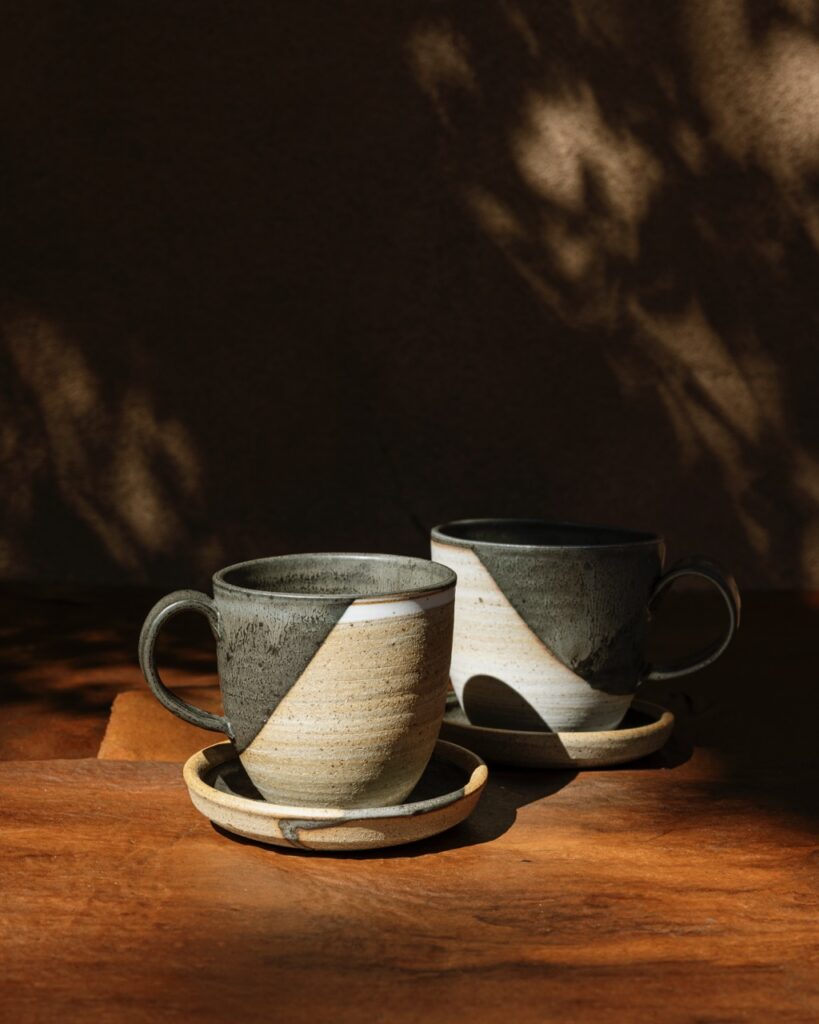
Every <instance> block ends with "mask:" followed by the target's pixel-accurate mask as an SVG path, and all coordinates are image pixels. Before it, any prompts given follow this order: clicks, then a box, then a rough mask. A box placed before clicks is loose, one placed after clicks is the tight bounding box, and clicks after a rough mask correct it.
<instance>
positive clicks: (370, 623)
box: [139, 554, 455, 808]
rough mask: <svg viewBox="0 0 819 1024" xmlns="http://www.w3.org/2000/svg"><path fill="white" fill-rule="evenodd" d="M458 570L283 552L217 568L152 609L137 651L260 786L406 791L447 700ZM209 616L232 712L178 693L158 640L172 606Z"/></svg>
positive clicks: (341, 792)
mask: <svg viewBox="0 0 819 1024" xmlns="http://www.w3.org/2000/svg"><path fill="white" fill-rule="evenodd" d="M454 594H455V574H454V573H453V572H452V571H451V570H449V569H447V568H446V567H444V566H442V565H436V564H435V563H433V562H428V561H426V560H424V559H421V558H407V557H403V556H399V555H371V554H304V555H282V556H279V557H275V558H260V559H257V560H256V561H251V562H242V563H240V564H238V565H232V566H229V567H228V568H226V569H222V570H220V571H219V572H217V573H216V574H215V575H214V577H213V595H214V596H213V598H210V597H208V595H207V594H202V593H199V592H197V591H193V590H180V591H177V592H175V593H173V594H169V595H168V596H167V597H165V598H163V599H162V600H161V601H160V602H159V603H158V604H157V605H155V606H154V608H153V609H152V610H151V611H150V612H149V613H148V617H147V618H146V620H145V624H144V626H143V627H142V635H141V637H140V642H139V660H140V665H141V667H142V671H143V673H144V675H145V678H146V680H147V681H148V685H149V686H150V687H151V689H152V690H153V692H154V695H155V696H156V697H157V698H158V700H159V701H160V702H161V703H162V704H164V706H165V707H166V708H167V709H168V710H169V711H172V712H173V713H174V714H175V715H178V716H179V717H180V718H182V719H184V720H185V721H186V722H190V723H192V724H193V725H198V726H200V727H201V728H203V729H212V730H214V731H215V732H223V733H225V734H226V735H227V736H229V737H230V739H231V740H233V742H234V744H235V746H236V749H237V751H238V754H239V757H240V759H241V762H242V765H243V766H244V768H245V771H246V772H247V774H248V776H249V777H250V779H251V781H252V782H253V784H254V785H255V786H256V788H257V789H258V790H259V792H260V793H261V795H262V796H263V797H264V798H265V799H266V800H269V801H272V802H274V803H277V804H287V805H290V806H297V807H298V806H301V807H338V808H352V807H383V806H390V805H392V804H397V803H400V802H401V801H402V800H404V798H405V797H406V796H407V795H408V794H409V793H410V792H411V790H412V789H413V787H414V786H415V785H416V783H417V782H418V780H419V779H420V777H421V775H422V773H423V771H424V769H425V768H426V766H427V762H428V761H429V759H430V757H431V755H432V751H433V748H434V746H435V741H436V738H437V736H438V730H439V728H440V725H441V720H442V717H443V713H444V707H445V704H446V692H447V678H448V670H449V659H450V653H451V646H452V621H453V601H454ZM187 610H191V611H197V612H201V613H202V614H203V615H205V616H206V618H207V619H208V622H209V623H210V627H211V630H212V632H213V635H214V637H215V639H216V654H217V664H218V669H219V681H220V685H221V690H222V704H223V707H224V715H216V714H212V713H210V712H208V711H203V710H202V709H201V708H196V707H193V706H192V705H190V704H187V703H186V702H185V701H183V700H180V698H179V697H176V696H175V695H174V694H173V693H171V692H170V690H168V689H167V688H166V687H165V686H164V684H163V683H162V680H161V679H160V677H159V673H158V672H157V668H156V663H155V658H154V645H155V643H156V638H157V635H158V633H159V631H160V629H161V628H162V625H163V623H165V622H166V621H167V620H168V619H169V618H171V616H173V615H176V614H178V613H179V612H183V611H187Z"/></svg>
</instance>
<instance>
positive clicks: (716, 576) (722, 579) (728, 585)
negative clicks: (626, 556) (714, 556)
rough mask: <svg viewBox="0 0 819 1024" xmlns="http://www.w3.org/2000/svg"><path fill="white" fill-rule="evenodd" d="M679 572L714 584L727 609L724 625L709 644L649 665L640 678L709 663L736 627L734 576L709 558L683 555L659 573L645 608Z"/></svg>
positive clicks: (678, 673)
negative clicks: (667, 661) (655, 665)
mask: <svg viewBox="0 0 819 1024" xmlns="http://www.w3.org/2000/svg"><path fill="white" fill-rule="evenodd" d="M683 576H699V577H701V578H702V579H705V580H708V582H709V583H711V584H713V586H715V587H716V588H717V590H718V591H719V592H720V594H722V597H723V600H724V601H725V607H726V608H727V609H728V628H727V630H726V632H725V635H724V636H723V637H722V638H721V639H720V640H717V641H716V642H715V643H713V644H711V645H710V646H709V647H707V648H706V649H705V650H704V651H701V652H699V653H698V654H694V655H691V656H690V657H688V658H684V659H682V660H681V661H677V662H672V663H671V664H669V665H661V666H660V667H659V668H652V669H651V670H650V671H649V673H648V674H647V675H646V676H644V677H643V679H644V680H648V679H676V678H677V676H686V675H688V674H689V672H696V671H697V670H698V669H701V668H705V666H706V665H710V664H711V662H712V661H716V660H717V658H718V657H719V656H720V655H721V654H722V653H723V651H724V650H725V648H726V647H727V646H728V644H730V642H731V641H732V640H733V638H734V634H735V633H736V631H737V630H738V629H739V617H740V608H741V602H740V598H739V590H738V589H737V585H736V581H735V580H734V577H733V576H731V574H730V573H727V572H724V571H723V570H722V569H720V567H719V566H718V565H715V564H714V563H713V562H708V561H706V560H705V559H702V558H687V559H683V560H682V561H681V562H677V563H676V564H675V565H673V566H672V567H671V568H670V569H669V570H668V572H667V573H665V574H664V575H662V576H661V577H660V578H659V580H658V581H657V582H656V584H655V585H654V590H653V591H652V593H651V598H650V600H649V604H648V607H649V611H651V610H652V609H653V608H654V606H655V605H656V604H657V600H658V598H659V597H660V595H661V594H662V593H663V591H665V590H666V589H667V588H668V587H670V586H671V584H672V583H674V582H675V581H676V580H678V579H681V578H682V577H683Z"/></svg>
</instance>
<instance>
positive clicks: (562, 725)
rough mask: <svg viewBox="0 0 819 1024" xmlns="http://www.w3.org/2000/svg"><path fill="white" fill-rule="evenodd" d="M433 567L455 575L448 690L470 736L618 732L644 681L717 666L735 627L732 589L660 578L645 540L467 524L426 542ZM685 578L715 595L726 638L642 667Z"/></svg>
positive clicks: (687, 564)
mask: <svg viewBox="0 0 819 1024" xmlns="http://www.w3.org/2000/svg"><path fill="white" fill-rule="evenodd" d="M432 557H433V559H434V560H435V561H436V562H441V563H442V564H444V565H446V566H448V567H449V568H450V569H453V570H454V571H455V572H456V573H457V574H458V593H457V598H456V602H455V636H454V641H453V651H452V669H451V677H452V685H453V687H454V690H455V693H456V694H457V697H458V701H459V703H460V705H461V707H462V708H463V710H464V712H465V714H466V715H467V717H468V719H469V720H470V721H471V722H472V723H474V724H475V725H481V726H487V727H490V728H492V727H496V728H501V729H518V730H524V731H532V730H534V731H543V730H551V731H553V732H566V731H574V730H582V731H601V730H610V729H615V728H616V727H617V726H618V725H619V724H620V722H621V721H622V719H623V716H624V715H625V713H626V711H627V710H628V707H629V705H630V704H631V701H632V698H633V695H634V692H635V690H636V689H637V687H638V685H639V684H640V682H641V681H642V680H644V679H669V678H672V677H674V676H680V675H685V674H687V673H689V672H694V671H696V670H697V669H699V668H702V667H703V666H705V665H708V664H709V663H710V662H712V661H714V659H715V658H718V657H719V655H720V654H722V652H723V651H724V650H725V648H726V647H727V646H728V644H729V643H730V641H731V638H732V637H733V635H734V633H735V631H736V629H737V626H738V625H739V609H740V602H739V594H738V592H737V587H736V583H735V582H734V581H733V579H732V578H731V577H730V576H729V575H728V574H726V573H724V572H723V571H722V570H720V569H719V568H717V566H715V565H714V564H713V563H711V562H707V561H703V560H693V559H690V560H687V561H684V562H679V563H677V564H676V565H675V566H673V567H672V568H671V569H670V570H669V571H668V572H665V573H664V572H663V562H664V558H665V545H664V543H663V541H662V539H661V538H660V537H658V536H655V535H654V534H650V533H638V532H635V531H632V530H622V529H614V528H609V527H592V526H579V525H573V524H560V523H549V522H545V521H543V520H539V519H469V520H461V521H459V522H453V523H448V524H447V525H445V526H438V527H436V528H435V529H434V530H433V531H432ZM686 575H694V576H700V577H702V578H704V579H706V580H708V581H709V582H710V583H712V584H713V585H714V586H715V587H716V588H717V589H718V590H719V592H720V593H721V594H722V597H723V598H724V601H725V606H726V608H727V611H728V621H727V628H726V631H725V633H724V635H723V637H722V638H721V639H720V640H719V641H718V642H717V643H715V644H713V645H712V646H711V647H710V648H708V649H707V650H705V651H702V652H700V653H699V654H697V655H695V656H693V657H692V658H690V659H687V660H685V661H684V662H681V663H679V664H674V665H668V666H655V667H652V666H649V665H647V664H646V661H645V644H646V638H647V633H648V625H649V620H650V613H651V609H652V607H653V606H654V604H655V602H656V601H657V599H658V598H659V596H660V594H661V593H662V592H663V591H664V590H665V589H666V588H667V587H668V586H669V585H670V584H671V583H673V582H674V581H675V580H677V579H679V578H681V577H682V576H686Z"/></svg>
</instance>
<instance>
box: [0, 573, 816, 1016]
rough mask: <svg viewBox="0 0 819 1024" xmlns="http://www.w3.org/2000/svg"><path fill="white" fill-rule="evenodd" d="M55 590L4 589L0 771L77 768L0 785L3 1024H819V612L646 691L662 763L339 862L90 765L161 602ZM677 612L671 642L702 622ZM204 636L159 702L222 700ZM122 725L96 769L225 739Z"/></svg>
mask: <svg viewBox="0 0 819 1024" xmlns="http://www.w3.org/2000/svg"><path fill="white" fill-rule="evenodd" d="M57 596H59V597H60V600H59V601H58V600H53V599H52V600H48V601H46V600H44V599H43V593H42V592H41V591H40V592H36V593H30V594H28V595H25V594H22V596H21V594H20V593H19V592H17V591H15V592H10V591H9V589H8V588H7V589H6V590H5V592H4V593H2V594H0V612H2V613H3V615H2V619H0V622H2V625H0V634H2V635H0V641H2V645H3V646H2V653H3V662H2V667H0V685H1V686H2V690H0V693H1V694H2V697H1V698H0V699H1V700H2V707H0V713H1V714H2V716H3V730H2V732H0V755H2V754H3V753H4V754H5V756H6V757H9V756H13V757H50V758H53V757H55V756H56V755H60V754H70V755H71V756H72V757H75V758H77V759H76V760H44V761H39V762H38V761H29V762H26V763H22V762H17V761H6V762H5V763H2V764H0V907H2V912H0V977H2V981H0V1016H2V1019H4V1020H5V1019H8V1020H10V1021H11V1020H13V1021H21V1022H28V1021H51V1020H53V1019H55V1018H62V1019H65V1020H86V1019H93V1020H100V1021H103V1022H107V1021H111V1022H114V1021H116V1022H119V1021H125V1022H128V1021H143V1020H150V1019H162V1020H168V1021H188V1020H191V1019H196V1018H197V1017H202V1018H203V1019H213V1018H214V1017H217V1016H224V1017H229V1018H230V1019H231V1020H258V1019H273V1020H280V1021H294V1022H297V1024H298V1022H301V1021H308V1020H309V1021H310V1022H311V1024H313V1022H315V1021H317V1020H318V1021H325V1020H341V1021H360V1020H370V1019H372V1020H397V1021H425V1022H426V1021H432V1022H435V1021H451V1020H459V1019H466V1020H472V1021H488V1022H491V1021H502V1022H504V1024H511V1022H515V1024H517V1022H519V1021H521V1022H528V1021H532V1022H535V1021H537V1022H541V1021H551V1020H554V1021H558V1020H559V1021H581V1020H595V1021H600V1022H603V1024H605V1022H609V1021H611V1022H618V1024H619V1022H631V1021H644V1020H645V1021H650V1020H656V1021H662V1022H671V1024H673V1022H676V1021H680V1022H682V1021H686V1022H688V1021H709V1022H716V1021H726V1022H727V1021H748V1022H756V1021H759V1020H768V1019H770V1020H777V1021H779V1020H781V1021H790V1022H794V1024H796V1022H798V1024H807V1022H810V1021H814V1020H817V1019H819V824H818V823H819V796H817V794H819V743H817V741H816V736H817V723H819V688H817V687H816V686H815V683H814V679H813V663H814V647H815V636H816V635H817V631H819V630H818V629H817V627H819V607H818V606H817V602H815V601H813V600H806V599H805V598H803V597H800V596H798V595H774V594H772V595H764V594H763V595H751V596H750V598H749V599H748V600H747V601H746V614H745V619H744V622H743V627H742V631H741V633H740V637H739V640H738V642H737V644H736V646H735V647H734V648H733V650H732V651H731V652H730V653H729V654H728V655H727V656H726V658H725V659H723V660H722V661H721V662H720V663H718V664H717V665H715V666H713V667H712V668H710V669H708V670H707V671H705V672H703V673H701V674H699V675H697V676H692V677H690V679H686V680H681V681H678V682H675V683H673V684H668V685H666V686H657V685H655V686H652V687H651V688H647V689H648V693H647V695H648V696H649V697H650V698H653V699H659V700H660V701H661V702H664V703H667V704H668V705H669V706H671V707H672V708H673V709H674V710H675V711H676V712H677V714H678V717H679V722H680V725H679V728H678V730H677V735H676V737H675V739H674V740H673V741H672V743H671V744H670V745H669V747H668V748H667V749H666V750H665V751H664V752H663V753H662V754H661V755H659V756H658V757H656V758H655V759H653V760H651V761H650V762H648V765H649V766H654V767H647V766H646V764H645V763H643V764H640V765H635V766H631V767H629V768H626V769H623V770H617V771H606V772H597V773H594V772H586V773H582V774H580V775H578V776H576V777H572V776H571V775H568V774H562V773H515V772H509V771H506V772H501V771H497V770H495V771H494V772H493V775H492V779H491V781H490V785H489V788H488V790H487V793H486V796H485V798H484V800H483V801H482V803H481V805H480V806H479V808H478V811H477V812H476V814H475V815H474V817H473V818H472V819H471V820H470V821H469V822H467V823H466V824H465V825H463V826H460V827H459V828H458V829H456V830H454V831H453V832H452V833H450V834H447V835H444V836H441V837H438V838H437V839H435V840H431V841H429V842H426V843H423V844H420V845H419V846H416V847H408V848H406V849H398V850H395V851H391V852H389V853H388V855H387V856H380V855H359V856H353V857H350V856H348V857H346V858H340V857H333V856H324V857H317V856H311V855H303V854H299V853H287V852H280V851H272V850H267V849H264V848H262V847H259V846H255V845H253V844H249V843H244V842H241V841H238V840H235V839H231V838H229V837H227V836H224V835H221V834H219V833H217V832H216V831H215V830H214V829H213V828H212V827H211V826H210V825H209V823H208V822H207V821H205V820H204V819H202V818H201V817H200V816H199V815H198V814H197V813H196V811H194V809H193V808H192V806H191V805H190V803H189V801H188V798H187V794H186V793H185V790H184V787H183V785H182V782H181V778H180V773H179V766H178V764H160V763H147V762H129V761H105V760H100V761H94V760H87V759H80V758H81V757H82V756H86V757H87V756H93V755H94V754H95V753H96V751H97V748H98V746H99V741H100V739H101V738H102V733H103V730H104V726H105V719H106V716H107V709H108V706H109V705H110V701H111V700H112V698H113V697H114V696H115V695H116V693H118V692H120V691H121V690H122V689H133V688H137V689H141V687H142V685H143V684H142V683H141V681H140V678H139V673H138V669H137V667H136V663H135V656H134V653H133V648H134V640H135V637H136V633H137V631H138V627H139V623H140V621H141V617H142V614H143V613H144V611H145V609H146V608H147V607H148V606H149V605H150V601H151V599H152V596H153V595H147V594H127V593H126V594H123V595H121V596H120V597H119V598H118V599H116V600H112V599H111V598H110V596H105V595H91V596H90V597H89V596H87V595H83V596H81V597H80V598H73V597H71V598H70V595H65V594H64V595H62V596H60V595H57ZM51 597H52V598H54V597H55V595H54V594H52V595H51ZM69 598H70V600H69ZM683 605H685V602H683ZM681 607H682V605H681ZM672 610H673V607H672V606H669V608H668V609H667V610H665V611H664V612H663V616H664V619H665V623H664V629H665V634H666V635H665V639H664V640H661V643H663V644H665V645H666V646H669V645H675V644H678V645H680V646H687V645H689V644H691V643H692V642H693V641H694V640H695V639H696V636H695V635H699V634H700V633H705V632H707V630H708V629H709V628H710V627H709V625H708V624H707V622H706V615H705V610H704V609H703V610H702V611H701V610H700V607H699V605H698V604H696V603H689V604H688V605H686V608H685V614H683V615H682V617H679V618H677V617H672V614H671V612H672ZM197 628H198V626H197V624H196V623H195V622H194V623H192V624H184V623H183V624H180V632H179V633H178V634H177V635H176V638H175V639H171V641H170V642H169V643H168V645H167V646H166V649H165V652H164V653H163V654H162V658H163V659H164V660H163V664H165V665H167V669H166V675H167V677H168V679H169V680H170V681H172V682H173V683H174V685H177V686H182V685H189V684H191V683H199V684H201V683H202V682H205V681H210V680H211V679H212V676H211V675H210V660H209V659H212V648H211V645H210V641H209V638H208V636H207V633H206V631H204V633H203V635H201V636H200V635H197V634H196V632H195V631H196V629H197ZM185 630H191V632H190V633H186V632H184V631H185ZM201 696H202V699H203V700H215V699H216V694H215V691H214V690H213V689H212V687H211V688H210V689H208V690H206V691H205V693H204V694H202V695H201ZM140 704H141V705H142V707H143V708H144V709H145V711H144V714H145V719H144V721H142V720H141V717H140V713H139V712H138V707H139V705H140ZM149 706H150V708H151V710H150V711H148V710H147V708H148V707H149ZM123 708H124V711H127V714H124V717H123V718H122V719H121V721H120V725H124V726H127V727H126V728H123V729H120V730H119V732H115V733H113V734H112V737H111V742H112V743H113V742H114V740H116V742H117V743H119V744H120V746H119V747H118V748H115V747H111V748H110V749H109V756H128V757H133V756H140V757H157V756H169V757H177V758H181V757H184V756H185V754H186V753H187V751H188V749H189V747H190V746H191V745H198V744H199V743H200V742H202V743H205V742H209V741H210V740H211V739H218V737H216V736H214V737H211V736H209V735H208V734H202V736H197V735H196V734H195V732H194V731H193V730H191V731H190V732H187V727H186V726H184V725H182V723H178V724H177V723H176V722H175V720H173V719H171V718H170V716H166V718H163V719H162V720H161V721H162V723H163V724H162V725H161V726H160V725H159V721H160V719H157V718H155V717H154V715H155V714H158V715H160V716H162V715H164V714H165V713H164V712H163V711H162V709H161V708H159V707H158V706H157V707H156V708H154V707H153V705H148V704H147V703H146V702H145V700H144V699H143V698H128V699H126V700H125V702H124V704H123ZM114 724H116V721H115V722H114ZM112 728H113V726H112ZM180 729H181V730H182V731H183V732H184V736H182V735H181V734H180V731H179V730H180ZM154 730H156V732H154ZM129 744H130V746H129ZM163 744H164V746H163ZM692 744H696V748H695V749H693V747H692ZM692 749H693V756H691V754H692ZM660 765H666V766H672V767H666V768H661V767H657V766H660Z"/></svg>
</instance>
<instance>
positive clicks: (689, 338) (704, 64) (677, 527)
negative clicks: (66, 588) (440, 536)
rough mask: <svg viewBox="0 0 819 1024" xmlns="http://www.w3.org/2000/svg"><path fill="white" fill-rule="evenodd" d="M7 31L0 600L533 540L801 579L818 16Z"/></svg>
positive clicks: (682, 10)
mask: <svg viewBox="0 0 819 1024" xmlns="http://www.w3.org/2000/svg"><path fill="white" fill-rule="evenodd" d="M3 23H4V28H3V33H2V36H0V124H2V135H0V143H2V154H1V155H0V173H2V180H1V181H0V190H1V191H0V194H1V195H2V199H0V298H1V299H2V311H1V313H2V347H0V487H2V510H3V514H2V524H0V576H3V577H5V578H14V577H28V578H45V579H55V578H56V579H65V580H89V581H91V580H93V581H100V580H142V581H152V582H162V583H179V582H190V583H202V582H203V581H204V579H205V578H206V576H207V575H208V574H209V572H210V571H211V570H213V569H214V568H216V567H218V566H220V565H222V564H225V563H226V562H229V561H235V560H238V559H241V558H244V557H249V556H253V555H257V554H267V553H274V552H282V551H290V550H305V549H308V550H309V549H384V550H403V551H410V552H421V553H423V552H424V551H425V550H426V528H427V527H428V526H429V525H431V524H433V523H434V522H436V521H439V520H442V519H446V518H448V517H453V516H462V515H480V514H515V513H523V514H531V513H543V514H545V515H549V516H554V517H559V518H564V519H579V520H586V521H592V522H595V521H602V522H611V523H615V524H617V523H620V524H625V525H633V526H643V527H651V528H655V529H658V530H661V531H663V532H664V533H665V534H666V536H667V537H668V539H669V542H670V552H671V554H672V556H673V555H676V554H683V553H687V552H689V551H698V552H706V553H711V554H713V555H714V556H716V557H718V558H720V559H722V560H723V561H724V562H726V563H727V564H729V565H731V566H732V567H734V568H735V570H736V572H737V574H738V576H739V578H740V581H741V582H743V583H745V584H750V585H754V586H793V585H809V584H813V585H816V584H819V557H817V528H818V527H819V516H818V515H817V512H818V511H819V463H818V462H817V459H819V413H818V412H817V408H816V390H817V389H816V382H817V379H819V378H817V370H818V369H819V353H818V352H817V344H816V335H817V331H816V327H817V312H818V311H819V305H818V304H817V283H818V282H819V273H818V272H819V258H818V256H817V247H819V198H818V197H817V183H819V43H817V17H816V13H815V10H814V8H813V7H812V6H810V5H808V4H806V3H801V2H798V0H791V2H788V3H785V2H783V3H780V4H775V3H774V4H770V3H765V4H759V3H741V2H738V0H714V2H702V3H696V2H691V3H686V4H676V3H670V2H669V3H656V2H651V3H649V2H636V3H635V2H633V0H622V2H619V3H617V2H612V3H607V4H601V3H592V2H588V3H581V2H575V3H570V4H569V3H567V4H563V3H554V4H542V3H535V2H533V0H525V2H516V0H506V2H500V0H497V2H495V0H492V2H486V3H474V2H472V0H464V2H461V3H452V4H449V3H433V4H421V3H415V2H407V3H383V2H377V0H372V2H359V3H339V2H333V3H326V2H324V3H304V2H299V3H286V4H285V3H269V2H266V3H256V2H247V3H234V4H217V3H211V2H207V0H205V2H201V0H200V2H196V3H192V2H191V3H179V2H169V3H161V4H160V3H145V2H138V3H137V2H132V3H124V2H113V3H112V2H110V0H109V2H106V3H98V4H82V5H72V4H67V3H56V2H42V3H35V4H29V3H23V2H21V0H17V2H9V3H6V4H5V5H4V8H3Z"/></svg>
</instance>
